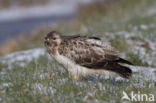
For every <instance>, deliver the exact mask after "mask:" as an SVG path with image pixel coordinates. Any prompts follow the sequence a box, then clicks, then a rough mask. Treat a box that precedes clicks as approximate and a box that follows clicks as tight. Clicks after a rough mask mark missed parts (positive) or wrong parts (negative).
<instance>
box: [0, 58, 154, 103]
mask: <svg viewBox="0 0 156 103" xmlns="http://www.w3.org/2000/svg"><path fill="white" fill-rule="evenodd" d="M47 63H49V64H47ZM48 65H49V66H48ZM58 68H59V66H58V65H57V64H55V63H54V62H53V61H49V60H48V59H47V58H46V57H40V58H39V59H38V60H37V62H31V63H30V64H29V65H28V66H26V67H23V68H21V67H19V66H16V65H15V66H14V67H13V68H12V69H11V70H8V69H6V70H5V74H3V75H2V74H1V75H0V83H1V85H0V101H2V102H3V103H10V102H11V103H28V102H31V103H47V102H52V103H72V102H76V103H83V102H84V103H85V102H89V101H94V102H95V101H96V100H98V101H99V102H100V101H101V102H102V101H107V102H113V101H114V102H116V103H120V102H121V98H122V91H125V92H126V93H130V92H131V91H134V92H135V93H138V92H141V93H146V94H151V93H153V91H154V90H155V87H154V85H156V84H154V83H153V81H145V80H144V79H143V78H140V77H132V78H131V79H130V81H117V82H115V84H113V83H112V81H113V80H112V79H104V78H103V77H102V76H101V77H97V82H96V84H94V83H92V82H88V81H87V80H84V79H83V78H81V79H80V80H78V81H75V80H72V78H70V77H69V76H68V73H67V72H65V71H64V70H58ZM135 75H141V76H143V75H144V74H141V73H139V74H137V73H136V74H135ZM142 82H143V87H141V86H136V85H141V83H142ZM4 83H8V84H9V86H3V84H4ZM37 85H38V86H37ZM149 87H150V88H149ZM145 103H146V102H145Z"/></svg>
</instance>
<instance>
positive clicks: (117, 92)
mask: <svg viewBox="0 0 156 103" xmlns="http://www.w3.org/2000/svg"><path fill="white" fill-rule="evenodd" d="M90 7H92V8H94V10H92V12H88V10H90V9H89V8H90ZM99 7H100V9H99ZM101 9H104V10H101ZM97 10H98V11H97ZM86 12H88V13H86ZM80 15H83V16H81V17H79V18H78V19H79V20H78V21H76V22H75V23H74V24H73V23H70V24H68V25H63V24H61V25H59V24H58V25H56V26H55V27H50V28H43V29H40V28H39V29H37V30H35V31H34V32H32V34H33V35H32V36H30V37H29V38H25V37H20V38H19V39H17V40H15V41H14V44H13V43H12V44H13V45H11V47H14V48H13V49H11V50H9V51H16V50H23V51H20V52H15V53H11V54H7V55H6V56H2V57H1V58H0V102H3V103H8V102H11V103H21V102H32V103H47V102H54V103H55V102H59V103H70V102H75V103H83V102H88V103H91V102H93V103H103V102H106V103H121V102H124V101H123V100H122V99H121V98H122V96H123V91H124V92H126V93H127V94H128V95H130V94H131V92H132V91H133V92H134V93H140V94H147V95H149V94H153V95H155V96H156V91H155V90H156V39H155V38H156V19H155V16H156V1H155V0H137V1H136V0H127V1H125V0H121V1H120V2H116V3H113V4H108V6H106V7H103V6H101V5H100V4H97V6H93V5H90V6H89V7H88V8H87V7H85V9H83V11H82V12H81V13H80ZM50 30H59V31H60V32H61V33H63V34H69V35H70V34H78V33H82V34H86V35H94V36H98V37H100V38H101V39H102V40H103V41H106V42H110V43H111V45H112V46H114V47H115V48H117V49H118V50H119V51H120V54H119V55H120V56H121V57H123V58H125V59H128V60H129V61H131V62H132V63H133V64H134V66H130V68H131V69H132V70H133V76H132V77H131V78H130V80H124V79H122V78H120V77H118V78H116V79H115V82H114V80H113V78H109V77H106V76H103V75H100V76H99V75H96V76H95V78H96V79H97V82H96V83H93V82H91V81H89V80H86V79H84V78H81V79H80V80H77V81H76V80H73V79H72V78H70V77H69V76H68V73H67V72H66V71H65V70H64V68H63V67H61V66H59V65H58V64H57V63H56V62H55V61H54V60H53V59H51V57H50V56H49V55H48V53H47V52H46V51H45V49H44V46H43V37H44V36H45V34H46V33H47V32H48V31H50ZM23 38H24V39H23ZM23 41H24V42H23ZM23 45H25V46H23ZM6 46H10V44H9V43H7V44H6V45H5V47H6ZM15 47H16V48H15ZM32 48H35V49H32ZM27 49H28V50H27ZM4 51H5V52H7V50H4ZM3 54H4V53H1V55H3ZM155 99H156V97H155ZM127 102H132V103H133V102H134V103H136V102H135V101H127ZM142 102H143V103H149V102H148V101H145V100H144V101H141V103H142ZM153 103H154V102H153Z"/></svg>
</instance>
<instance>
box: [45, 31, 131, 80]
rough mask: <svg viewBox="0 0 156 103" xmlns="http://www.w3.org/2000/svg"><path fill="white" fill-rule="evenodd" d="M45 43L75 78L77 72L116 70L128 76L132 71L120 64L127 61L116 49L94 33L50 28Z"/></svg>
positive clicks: (109, 73) (54, 56)
mask: <svg viewBox="0 0 156 103" xmlns="http://www.w3.org/2000/svg"><path fill="white" fill-rule="evenodd" d="M45 46H46V48H47V50H48V52H49V54H50V55H51V56H52V57H53V58H54V59H55V60H56V61H57V62H58V63H59V64H62V65H63V66H64V67H65V68H67V70H68V71H69V73H70V74H71V75H72V76H74V78H75V79H76V78H78V77H79V76H80V75H83V76H86V75H92V74H106V75H112V74H119V75H120V76H122V77H124V78H128V77H130V76H131V74H132V71H131V70H130V69H129V68H128V67H125V66H122V65H121V63H125V64H131V63H130V62H129V61H127V60H124V59H122V58H120V57H118V51H117V50H116V49H114V48H113V47H111V46H110V45H109V44H107V43H105V42H103V41H101V40H100V39H99V38H97V37H88V36H81V35H73V36H61V35H60V33H58V32H56V31H53V32H50V33H48V34H47V36H46V37H45Z"/></svg>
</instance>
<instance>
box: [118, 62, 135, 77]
mask: <svg viewBox="0 0 156 103" xmlns="http://www.w3.org/2000/svg"><path fill="white" fill-rule="evenodd" d="M116 70H117V71H116V72H117V73H118V74H119V75H120V76H122V77H124V78H127V79H128V78H129V77H130V76H131V75H132V70H131V69H129V68H128V67H126V66H122V65H120V64H118V66H117V68H116Z"/></svg>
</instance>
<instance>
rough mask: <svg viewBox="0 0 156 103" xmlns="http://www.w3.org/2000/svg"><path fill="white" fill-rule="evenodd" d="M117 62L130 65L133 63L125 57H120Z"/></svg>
mask: <svg viewBox="0 0 156 103" xmlns="http://www.w3.org/2000/svg"><path fill="white" fill-rule="evenodd" d="M116 62H118V63H125V64H129V65H133V64H132V63H131V62H129V61H127V60H125V59H122V58H119V59H118V60H116Z"/></svg>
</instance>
